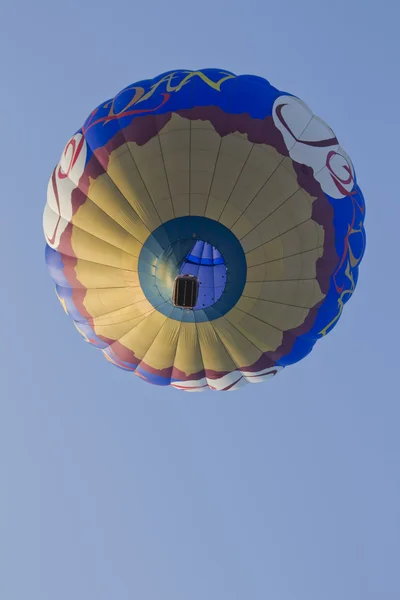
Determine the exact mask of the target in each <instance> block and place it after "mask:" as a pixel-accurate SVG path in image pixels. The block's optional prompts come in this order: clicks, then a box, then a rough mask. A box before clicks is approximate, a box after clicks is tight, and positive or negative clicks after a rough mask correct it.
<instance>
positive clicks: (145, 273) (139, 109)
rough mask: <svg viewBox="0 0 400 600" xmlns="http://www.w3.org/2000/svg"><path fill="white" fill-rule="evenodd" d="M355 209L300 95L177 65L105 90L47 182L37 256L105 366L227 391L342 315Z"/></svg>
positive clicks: (329, 137)
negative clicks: (107, 95) (41, 254)
mask: <svg viewBox="0 0 400 600" xmlns="http://www.w3.org/2000/svg"><path fill="white" fill-rule="evenodd" d="M364 214H365V205H364V199H363V196H362V193H361V190H360V188H359V187H358V185H357V181H356V176H355V172H354V167H353V165H352V162H351V160H350V158H349V157H348V155H347V154H346V152H345V151H344V150H343V148H342V147H341V146H340V144H339V141H338V139H337V137H336V136H335V134H334V133H333V131H332V130H331V129H330V128H329V127H328V126H327V125H326V124H325V123H324V122H323V121H322V120H321V119H319V118H318V117H316V116H315V115H313V113H312V111H311V110H310V109H309V108H308V107H307V106H306V105H305V104H304V103H303V102H302V101H301V100H299V99H298V98H297V97H295V96H293V95H290V94H288V93H286V92H282V91H279V90H277V89H276V88H274V87H272V85H271V84H270V83H269V82H268V81H266V80H265V79H262V78H260V77H256V76H251V75H241V76H236V75H234V74H233V73H230V72H228V71H223V70H219V69H206V70H203V71H184V70H177V71H171V72H168V73H164V74H162V75H160V76H158V77H156V78H154V79H151V80H146V81H139V82H137V83H135V84H133V85H130V86H128V87H127V88H125V89H124V90H122V91H121V92H119V94H117V95H116V96H115V97H114V98H112V99H110V100H107V101H106V102H103V103H102V104H101V105H100V106H99V107H98V108H96V109H95V110H93V112H92V113H91V114H90V115H89V117H88V119H87V120H86V121H85V123H84V125H83V127H82V128H81V129H79V131H77V133H76V134H75V135H73V136H72V138H71V139H70V140H69V141H68V143H67V145H66V146H65V149H64V151H63V153H62V156H61V159H60V162H59V163H58V165H57V166H56V168H55V169H54V171H53V174H52V176H51V178H50V181H49V185H48V192H47V204H46V207H45V211H44V221H43V222H44V232H45V236H46V241H47V245H46V261H47V265H48V268H49V270H50V274H51V276H52V277H53V279H54V281H55V283H56V292H57V296H58V298H59V300H60V302H61V304H62V306H63V307H64V310H65V312H66V313H67V314H68V315H69V316H70V317H71V318H72V319H73V321H74V323H75V326H76V328H77V329H78V331H79V332H80V333H81V334H82V335H83V336H84V338H85V339H86V341H87V342H89V343H90V344H92V345H93V346H95V347H97V348H100V349H101V350H102V352H103V353H104V355H105V357H106V358H107V359H108V360H109V361H110V362H112V363H113V364H115V365H117V366H118V367H120V368H122V369H125V370H127V371H132V372H133V373H135V374H136V375H138V376H139V377H141V378H142V379H144V380H145V381H148V382H150V383H154V384H158V385H172V386H174V387H176V388H179V389H183V390H186V391H202V390H206V389H209V388H211V389H213V390H234V389H238V388H239V387H241V386H242V385H244V384H247V383H257V382H261V381H264V380H266V379H268V378H270V377H272V376H273V375H275V374H276V373H277V372H278V371H280V370H281V369H282V368H283V367H285V366H287V365H291V364H293V363H296V362H298V361H299V360H301V359H302V358H304V357H305V356H306V355H307V354H309V352H310V351H311V349H312V348H313V346H314V344H315V342H316V341H317V340H318V339H319V338H321V337H323V336H325V335H326V334H327V333H328V332H329V331H331V329H332V328H333V327H334V326H335V325H336V323H337V322H338V320H339V318H340V316H341V314H342V311H343V307H344V304H345V303H346V302H347V300H348V299H349V298H350V297H351V296H352V294H353V292H354V289H355V286H356V283H357V277H358V268H359V264H360V261H361V259H362V256H363V252H364V248H365V234H364V227H363V221H364ZM185 275H187V276H190V277H188V278H186V279H185V278H184V277H183V276H185ZM190 282H192V284H193V286H195V287H193V288H192V289H191V291H190V294H191V295H190V298H192V300H190V301H186V300H185V301H183V300H179V298H184V294H185V293H186V292H184V291H182V290H183V288H182V289H181V290H179V289H178V288H177V287H176V286H179V285H189V283H190ZM185 289H186V288H185ZM187 289H188V290H189V288H187ZM182 294H183V295H182ZM184 302H187V303H186V304H185V303H184Z"/></svg>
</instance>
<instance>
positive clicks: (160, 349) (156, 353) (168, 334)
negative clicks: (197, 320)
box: [143, 319, 181, 369]
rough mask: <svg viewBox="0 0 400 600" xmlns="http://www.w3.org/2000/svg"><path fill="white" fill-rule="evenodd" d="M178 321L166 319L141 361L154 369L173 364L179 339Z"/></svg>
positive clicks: (166, 367) (164, 367) (165, 367)
mask: <svg viewBox="0 0 400 600" xmlns="http://www.w3.org/2000/svg"><path fill="white" fill-rule="evenodd" d="M180 325H181V323H180V321H174V320H173V319H167V320H166V321H165V322H164V324H163V326H162V327H161V329H160V331H159V332H158V334H157V337H156V338H155V339H154V341H153V343H152V344H151V346H150V348H149V350H148V351H147V352H146V354H145V356H144V358H143V361H144V362H145V363H146V364H148V365H151V366H152V367H153V368H155V369H168V368H169V367H172V365H173V364H174V359H175V354H176V350H177V344H178V339H179V329H180Z"/></svg>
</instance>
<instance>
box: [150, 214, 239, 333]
mask: <svg viewBox="0 0 400 600" xmlns="http://www.w3.org/2000/svg"><path fill="white" fill-rule="evenodd" d="M246 267H247V265H246V259H245V255H244V252H243V249H242V246H241V244H240V242H239V240H238V239H237V238H236V237H235V235H234V234H233V233H232V232H231V231H230V230H229V229H227V228H226V227H225V226H224V225H222V224H221V223H219V222H217V221H214V220H212V219H207V218H205V217H197V216H190V217H178V218H176V219H173V220H171V221H168V222H166V223H163V224H162V225H161V226H160V227H159V228H158V229H156V230H155V231H154V232H152V234H151V235H150V236H149V237H148V239H147V240H146V242H145V244H144V245H143V248H142V250H141V254H140V256H139V268H138V271H139V281H140V285H141V287H142V290H143V292H144V294H145V296H146V298H147V300H148V301H149V302H150V303H151V304H152V305H153V306H154V308H156V310H158V311H159V312H161V313H162V314H165V315H166V316H167V317H169V318H171V319H175V320H177V321H182V322H190V323H194V322H196V323H201V322H206V321H212V320H214V319H217V318H220V317H221V316H223V315H224V314H226V313H227V312H228V311H229V310H231V308H232V307H233V306H234V305H235V304H236V303H237V301H238V300H239V298H240V296H241V294H242V292H243V289H244V286H245V283H246V274H247V268H246ZM185 275H187V276H190V277H191V278H192V279H191V283H188V282H187V281H186V283H185V282H184V280H182V279H181V278H182V277H184V276H185ZM186 279H187V278H186ZM184 284H185V285H186V290H187V291H186V292H185V291H184V290H185V288H184Z"/></svg>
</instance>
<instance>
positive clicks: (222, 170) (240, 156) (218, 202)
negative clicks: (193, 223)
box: [205, 134, 253, 221]
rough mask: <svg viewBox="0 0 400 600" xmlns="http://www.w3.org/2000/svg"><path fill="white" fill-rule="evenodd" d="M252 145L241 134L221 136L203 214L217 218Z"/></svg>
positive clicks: (210, 217)
mask: <svg viewBox="0 0 400 600" xmlns="http://www.w3.org/2000/svg"><path fill="white" fill-rule="evenodd" d="M252 147H253V144H251V143H250V142H249V141H247V139H245V138H244V137H242V136H238V135H234V134H231V135H227V136H225V137H223V138H222V141H221V146H220V149H219V154H218V160H217V164H216V167H215V173H214V177H213V182H212V186H211V190H210V201H209V202H208V205H207V210H206V215H205V216H206V217H208V218H209V219H215V220H217V221H218V220H219V218H220V216H221V213H222V211H223V209H224V207H225V204H226V203H227V201H228V199H229V196H230V195H231V193H232V191H233V189H234V187H235V185H236V182H237V180H238V179H239V176H240V173H241V172H242V169H243V167H244V165H245V164H246V161H247V159H248V157H249V154H250V151H251V149H252Z"/></svg>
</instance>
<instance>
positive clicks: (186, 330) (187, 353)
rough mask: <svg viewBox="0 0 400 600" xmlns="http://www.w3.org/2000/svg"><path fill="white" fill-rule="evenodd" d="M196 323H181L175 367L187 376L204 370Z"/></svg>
mask: <svg viewBox="0 0 400 600" xmlns="http://www.w3.org/2000/svg"><path fill="white" fill-rule="evenodd" d="M196 327H197V326H196V324H195V323H181V327H180V330H179V338H178V345H177V348H176V354H175V361H174V365H175V367H176V368H177V369H179V371H182V372H183V373H185V374H186V375H191V374H192V373H198V372H199V371H202V369H203V360H202V357H201V352H200V345H199V340H198V335H197V331H196Z"/></svg>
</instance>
